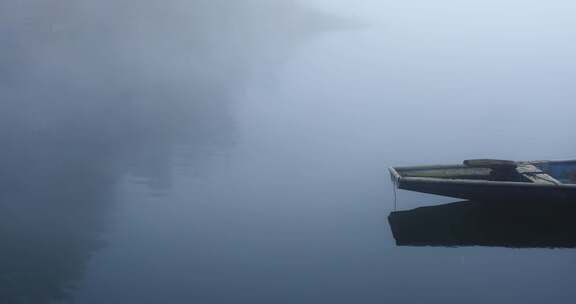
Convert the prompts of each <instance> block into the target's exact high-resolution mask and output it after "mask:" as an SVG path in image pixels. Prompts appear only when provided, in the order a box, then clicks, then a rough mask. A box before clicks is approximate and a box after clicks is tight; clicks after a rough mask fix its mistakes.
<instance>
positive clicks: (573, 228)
mask: <svg viewBox="0 0 576 304" xmlns="http://www.w3.org/2000/svg"><path fill="white" fill-rule="evenodd" d="M575 217H576V205H574V204H570V203H560V202H499V203H497V202H491V203H490V202H488V203H481V202H473V201H465V202H457V203H451V204H445V205H440V206H429V207H421V208H416V209H413V210H408V211H395V212H392V213H391V214H390V216H389V217H388V220H389V223H390V227H391V228H392V233H393V234H394V238H395V239H396V244H397V245H398V246H499V247H515V248H574V247H576V222H575V221H574V218H575Z"/></svg>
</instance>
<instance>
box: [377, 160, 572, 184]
mask: <svg viewBox="0 0 576 304" xmlns="http://www.w3.org/2000/svg"><path fill="white" fill-rule="evenodd" d="M518 163H519V164H533V165H539V164H557V163H576V160H574V159H571V160H541V161H519V162H518ZM460 168H470V167H468V166H465V165H463V164H453V165H424V166H401V167H390V168H388V170H389V171H390V174H391V177H392V179H393V182H394V184H395V185H397V186H399V187H401V184H402V183H403V182H419V183H429V184H464V185H479V186H488V185H490V186H502V187H509V186H515V187H526V188H565V189H574V188H576V184H538V183H531V182H508V181H489V180H472V179H458V178H453V179H446V178H437V177H406V176H402V175H401V174H400V172H401V171H417V170H442V169H460ZM399 171H400V172H399Z"/></svg>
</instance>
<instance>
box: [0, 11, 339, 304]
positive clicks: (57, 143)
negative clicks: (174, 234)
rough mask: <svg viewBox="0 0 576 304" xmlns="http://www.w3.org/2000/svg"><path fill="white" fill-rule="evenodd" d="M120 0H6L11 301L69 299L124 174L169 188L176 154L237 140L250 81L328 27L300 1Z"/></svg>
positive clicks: (5, 277)
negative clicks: (238, 110)
mask: <svg viewBox="0 0 576 304" xmlns="http://www.w3.org/2000/svg"><path fill="white" fill-rule="evenodd" d="M120 2H121V4H120V5H116V4H112V2H111V1H84V2H82V3H81V4H77V3H76V1H59V4H58V5H55V6H50V7H48V6H46V5H45V4H43V1H29V2H27V3H26V4H25V5H23V4H22V5H20V4H16V3H13V2H3V3H1V4H0V19H2V21H3V23H2V27H1V29H0V35H2V47H3V53H2V55H1V56H0V71H2V72H1V73H0V89H2V102H0V144H1V145H2V149H0V168H1V170H0V240H1V241H2V243H1V244H0V247H1V251H0V303H7V304H8V303H34V304H41V303H52V302H53V301H56V300H64V299H66V298H67V297H68V296H69V295H70V291H71V290H73V287H74V285H75V284H76V283H77V281H78V280H79V279H80V278H81V277H82V274H83V271H84V268H85V266H86V263H87V261H88V260H89V259H90V257H91V255H92V254H93V253H94V251H95V250H97V249H98V248H101V246H103V245H104V244H105V241H104V240H103V239H104V237H103V234H102V232H103V231H105V230H106V227H107V225H106V223H107V221H108V220H109V215H110V214H111V213H112V212H113V211H114V207H115V203H117V201H118V200H119V198H118V191H117V190H118V185H119V182H120V181H121V180H123V179H124V178H125V177H126V176H132V177H136V178H137V179H138V180H140V181H144V183H146V184H147V185H149V186H150V187H152V188H154V189H156V190H158V189H167V188H169V187H170V184H171V167H172V164H173V159H174V155H175V153H176V152H177V150H179V151H182V150H185V151H189V152H187V153H186V157H187V158H188V159H189V161H188V163H189V165H190V166H196V165H197V166H198V167H199V166H200V164H201V162H202V157H198V156H199V155H201V154H202V153H204V152H202V151H213V150H215V149H226V147H229V146H230V145H232V144H233V138H234V136H235V135H234V119H233V117H232V116H233V114H232V113H231V110H230V105H231V103H232V101H233V99H234V95H235V94H238V92H239V91H241V90H240V87H241V85H242V83H243V81H245V79H247V78H250V76H251V74H252V73H265V72H267V71H269V70H271V69H273V64H276V63H278V62H279V61H281V60H283V58H284V56H285V55H286V54H287V53H288V52H289V49H290V47H292V46H294V45H297V44H298V43H300V42H302V40H303V39H306V38H307V37H310V35H311V34H314V33H316V32H318V31H322V30H324V29H326V28H327V27H330V22H329V18H327V17H326V16H324V15H321V14H318V13H317V12H315V11H310V10H308V9H306V8H304V7H301V6H299V5H296V4H294V3H292V2H290V1H288V2H273V3H272V2H270V1H261V0H250V1H243V2H242V3H235V2H230V1H223V0H222V1H218V0H217V1H212V0H211V1H196V2H193V3H189V2H181V1H170V2H169V3H168V2H165V3H162V5H160V6H159V5H156V4H154V3H148V2H146V1H144V2H142V1H120ZM182 147H186V148H182Z"/></svg>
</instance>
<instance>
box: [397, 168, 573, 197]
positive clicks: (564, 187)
mask: <svg viewBox="0 0 576 304" xmlns="http://www.w3.org/2000/svg"><path fill="white" fill-rule="evenodd" d="M534 163H536V162H534ZM546 164H547V163H546ZM570 164H574V162H573V161H571V162H570ZM466 170H468V171H470V170H476V169H474V168H470V167H466V166H463V165H452V166H421V167H399V168H390V174H391V177H392V181H393V182H394V184H395V186H396V187H398V188H399V189H403V190H409V191H415V192H420V193H427V194H434V195H441V196H447V197H453V198H459V199H465V200H473V201H511V200H521V201H540V202H542V201H576V184H573V183H534V182H519V181H505V180H504V181H502V180H500V181H499V180H489V175H486V174H485V172H484V171H480V170H477V171H473V172H471V173H470V172H467V171H466ZM445 172H449V173H450V174H454V172H456V174H468V175H467V176H466V177H465V178H464V177H459V176H456V177H453V176H451V178H446V177H444V178H442V176H441V174H444V173H445ZM433 174H436V176H433ZM471 174H472V175H471ZM474 174H476V175H474ZM482 174H484V175H482Z"/></svg>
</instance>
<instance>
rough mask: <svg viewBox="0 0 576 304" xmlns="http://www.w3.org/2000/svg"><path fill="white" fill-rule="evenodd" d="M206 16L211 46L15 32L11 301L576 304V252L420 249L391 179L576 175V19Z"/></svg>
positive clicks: (384, 12) (466, 14)
mask: <svg viewBox="0 0 576 304" xmlns="http://www.w3.org/2000/svg"><path fill="white" fill-rule="evenodd" d="M87 3H89V1H88V2H87ZM198 3H201V4H198V5H200V6H197V7H196V8H198V9H207V10H209V11H210V12H212V14H216V15H215V16H219V15H218V14H217V13H222V14H224V15H225V16H226V17H227V18H232V19H231V20H232V22H231V23H232V24H233V25H232V26H230V25H229V24H227V25H226V23H225V22H222V23H220V22H218V21H213V20H210V21H202V22H204V23H202V22H200V23H199V24H201V25H206V28H207V30H206V31H207V33H208V34H202V35H200V34H197V33H196V34H195V32H194V31H191V32H192V33H189V32H187V31H184V32H186V33H189V34H190V35H191V37H192V38H191V39H192V40H193V42H194V43H196V44H194V43H192V46H191V45H188V44H181V36H178V35H176V34H174V35H175V36H176V37H165V36H164V35H162V32H160V30H158V33H152V34H151V33H150V31H148V32H147V33H146V34H145V35H144V34H143V35H142V36H137V35H136V36H130V37H133V39H134V41H129V43H128V42H126V43H127V44H128V45H132V43H135V44H137V45H138V46H137V47H136V50H129V51H127V49H126V46H125V45H123V44H122V43H124V42H125V39H118V38H117V37H116V36H114V35H103V36H102V37H99V39H100V40H97V42H99V43H94V44H93V45H92V42H90V41H91V40H90V39H88V38H86V37H84V35H83V34H86V33H85V32H82V31H84V29H82V31H80V32H75V31H70V32H67V31H66V30H63V32H64V33H72V34H78V36H72V38H70V36H66V37H64V38H63V37H61V36H57V37H60V39H62V40H57V41H58V42H55V43H49V42H46V43H47V45H46V44H43V43H42V42H38V41H37V40H36V39H32V38H37V37H36V36H35V35H40V34H38V33H37V32H34V31H33V32H32V33H28V32H25V33H27V34H26V35H30V37H29V38H30V39H28V38H27V37H28V36H26V35H24V34H23V32H19V31H20V29H19V28H17V27H16V26H15V29H13V30H6V32H5V33H3V34H2V35H3V36H4V37H5V38H6V41H8V42H9V43H12V44H9V46H11V47H12V48H9V50H10V52H8V53H6V55H1V57H0V67H4V70H5V71H7V72H6V73H4V74H3V75H1V76H2V77H1V78H0V79H1V80H2V83H3V85H2V88H4V89H3V91H4V92H6V93H5V94H4V98H3V100H4V101H3V102H2V105H0V110H2V114H0V118H2V120H1V121H0V125H1V129H0V137H1V141H2V143H3V146H4V148H3V149H2V151H1V152H0V165H1V166H2V167H1V168H0V182H1V183H0V239H1V240H2V246H0V302H1V303H7V304H8V303H26V304H27V303H35V304H36V303H38V304H42V303H60V302H71V303H79V304H91V303H94V304H96V303H122V304H125V303H141V304H146V303H174V304H176V303H385V302H389V303H424V302H426V303H440V302H443V303H461V302H466V303H488V302H491V303H511V302H521V303H542V302H544V301H548V302H550V301H552V302H554V303H572V302H573V298H574V296H576V290H575V289H574V288H573V282H574V280H575V279H576V277H575V273H576V252H575V251H574V249H548V248H524V249H518V248H508V247H504V246H493V247H492V246H463V247H444V246H435V247H411V246H397V245H396V242H395V240H394V238H393V235H392V232H391V229H390V227H389V224H388V219H387V218H388V215H389V214H390V212H392V211H394V208H395V206H394V195H393V192H392V185H391V183H390V181H389V177H388V172H387V167H389V166H392V165H407V164H429V163H452V162H459V161H461V160H462V159H467V158H477V157H493V158H504V159H547V158H574V152H575V151H576V135H574V134H573V133H572V132H570V130H572V129H573V128H574V127H575V126H576V121H575V120H574V119H573V113H574V109H575V107H574V105H573V100H575V98H574V97H576V90H575V88H574V86H573V80H574V79H575V76H576V75H575V73H576V72H575V71H576V70H575V69H574V68H575V65H576V60H575V59H574V56H573V54H574V47H575V46H576V44H574V42H573V41H574V40H573V39H571V38H572V37H574V35H575V34H576V32H575V29H576V26H575V25H576V24H575V23H576V21H574V20H573V18H572V16H573V13H575V10H576V6H574V5H571V4H566V3H563V2H562V3H559V4H558V5H557V6H554V7H553V6H552V5H551V6H550V7H542V6H543V4H534V5H533V6H532V7H521V5H524V4H520V3H516V2H515V1H508V3H505V4H502V5H501V4H498V3H500V2H498V3H496V2H494V3H492V4H493V5H490V4H491V3H490V2H482V3H483V4H482V5H481V4H480V2H478V3H477V5H471V6H470V7H457V6H455V5H454V3H452V2H451V1H441V3H438V4H437V5H435V6H431V4H426V3H419V2H418V3H417V1H409V2H407V3H406V4H403V5H399V4H393V3H387V4H382V3H379V2H378V3H377V2H376V1H375V2H370V1H366V2H365V3H364V4H363V5H361V6H356V7H355V8H354V10H350V9H348V6H350V5H352V4H351V3H352V2H349V3H348V2H346V1H340V2H334V3H336V4H334V3H332V4H327V3H329V2H326V3H323V2H322V1H317V2H316V3H315V4H316V5H318V6H319V7H321V8H324V9H326V10H330V11H332V12H333V13H334V14H336V15H338V16H341V17H333V18H334V19H331V18H332V17H329V16H328V15H317V14H318V13H317V12H315V11H311V10H308V9H305V8H302V7H299V6H290V7H289V8H286V7H280V8H279V7H275V6H273V5H272V6H266V5H264V6H263V5H262V3H259V2H258V1H256V0H252V1H248V4H247V5H246V7H244V8H242V9H238V5H231V4H226V3H225V2H223V1H215V2H213V3H216V4H218V3H220V5H231V6H233V7H234V9H236V13H235V12H234V10H231V11H232V12H226V13H224V12H223V11H222V10H221V9H222V7H218V5H216V4H209V3H208V2H205V1H204V2H203V1H199V2H198ZM212 6H215V7H212ZM145 7H146V6H145ZM257 8H260V9H261V10H263V11H264V12H272V13H270V15H272V16H276V18H268V19H265V22H266V25H273V26H267V27H264V28H260V27H259V24H258V22H256V23H254V24H255V25H254V24H252V23H250V22H253V21H249V22H248V21H246V20H253V19H254V18H253V16H252V14H256V13H254V11H258V10H257ZM11 9H14V10H16V8H13V7H11ZM18 9H21V8H18ZM154 9H157V8H153V10H151V11H154ZM267 10H268V11H267ZM279 10H280V11H282V14H278V11H279ZM96 11H99V10H98V9H96ZM146 12H148V11H144V12H143V14H144V15H145V13H146ZM264 15H266V16H268V14H264ZM26 16H27V15H26ZM122 16H123V15H122ZM166 16H170V18H166V19H163V18H162V19H161V20H156V21H159V22H160V21H162V22H164V23H160V24H161V25H162V26H163V27H164V29H166V28H167V29H168V30H169V32H170V33H173V32H174V29H178V31H177V33H181V32H182V31H183V30H182V28H181V26H182V24H180V23H178V22H175V21H172V20H173V19H172V17H173V16H172V15H170V14H166ZM256 16H261V15H256ZM303 16H308V17H303ZM198 18H200V19H202V18H201V17H198ZM235 18H238V19H235ZM307 18H308V19H307ZM338 18H350V19H356V20H361V22H359V24H354V25H352V23H354V22H352V23H349V21H344V19H342V20H340V21H338V22H336V21H334V20H337V19H338ZM144 19H146V18H144ZM209 19H210V18H207V17H206V20H209ZM216 19H217V18H216ZM96 20H100V19H98V18H96ZM146 20H147V19H146ZM166 20H170V21H166ZM177 20H180V19H177ZM202 20H204V19H202ZM295 20H297V21H298V22H300V23H298V22H296V21H295ZM310 20H313V21H310ZM346 20H349V19H346ZM66 22H69V23H66ZM75 22H79V21H77V20H75V19H74V20H71V21H70V20H68V21H65V22H64V21H63V25H62V26H64V27H65V26H67V25H70V24H75ZM235 22H236V23H235ZM263 22H264V21H263ZM301 23H302V24H305V25H306V26H304V27H303V28H299V27H298V26H295V25H294V24H301ZM14 24H18V22H14ZM142 24H147V22H143V23H142ZM234 24H235V25H234ZM238 24H241V25H238ZM360 24H362V26H359V25H360ZM156 25H157V23H156ZM195 25H197V24H195ZM237 25H238V28H237V27H236V26H237ZM116 26H118V27H119V28H122V29H124V27H123V25H122V24H117V25H116ZM244 27H246V28H244ZM152 28H157V27H156V26H154V27H152ZM161 28H162V27H161ZM192 28H194V29H197V28H198V27H192ZM148 29H150V28H148ZM133 30H134V29H132V28H130V30H129V31H130V33H134V32H133ZM86 31H88V33H90V30H86ZM127 31H128V30H127ZM199 31H200V32H202V31H201V30H199ZM212 31H213V32H212ZM39 32H41V31H39ZM96 32H97V33H100V32H101V30H97V31H96ZM57 33H58V32H57ZM136 33H140V32H138V31H136ZM230 33H233V34H230ZM234 33H235V34H234ZM11 35H12V36H14V37H16V36H17V37H18V38H14V37H12V36H11ZM54 35H59V34H54ZM149 35H152V37H149ZM194 35H196V36H194ZM215 36H217V37H219V38H220V39H216V38H214V37H215ZM22 37H25V38H26V39H24V38H22ZM57 37H56V38H57ZM134 37H136V38H134ZM238 37H242V38H243V39H238ZM49 38H50V39H55V37H51V36H49ZM31 40H33V41H34V42H31ZM148 40H150V41H151V42H150V44H148ZM15 41H16V42H18V43H16V42H15ZM50 41H54V40H50ZM119 41H124V42H122V43H120V42H119ZM100 44H103V45H104V46H102V47H101V49H100V48H98V47H97V48H96V49H95V48H94V45H100ZM17 45H20V46H21V47H22V45H23V47H22V48H23V49H25V50H26V51H27V53H26V52H24V53H23V52H22V50H21V49H18V48H17V47H16V46H17ZM110 45H114V47H117V49H115V50H117V51H115V52H114V53H113V54H112V55H111V54H110V53H107V52H109V49H110ZM196 45H199V46H202V47H205V48H206V49H202V48H201V47H198V48H196V47H195V46H196ZM152 46H153V47H152ZM74 47H85V48H86V49H84V50H83V51H82V52H80V53H82V54H83V55H82V56H80V55H78V57H77V58H76V57H70V56H69V55H70V54H67V53H66V52H67V51H70V53H71V54H76V52H77V50H76V51H71V49H73V48H74ZM88 49H89V50H88ZM126 52H128V53H130V55H127V54H125V53H126ZM190 52H191V53H190ZM63 53H64V54H63ZM86 54H89V55H86ZM230 54H234V55H233V56H231V55H230ZM110 56H111V57H110ZM187 56H191V57H190V58H193V60H188V59H186V58H188V57H187ZM103 58H106V59H103ZM110 58H112V59H110ZM32 59H35V61H34V60H32ZM196 59H197V60H196ZM91 60H92V61H91ZM111 69H113V71H111ZM54 71H56V72H55V73H54ZM449 202H453V200H450V199H446V198H440V197H433V196H426V195H418V194H411V193H406V192H400V193H399V196H398V201H397V206H396V208H397V209H401V210H410V209H413V208H416V207H419V206H426V205H439V204H443V203H449ZM520 212H521V211H520ZM488 221H489V220H488ZM511 225H512V226H513V225H514V223H512V224H511ZM565 237H566V236H565ZM568 237H570V236H569V235H568ZM574 238H575V239H576V235H574Z"/></svg>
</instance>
